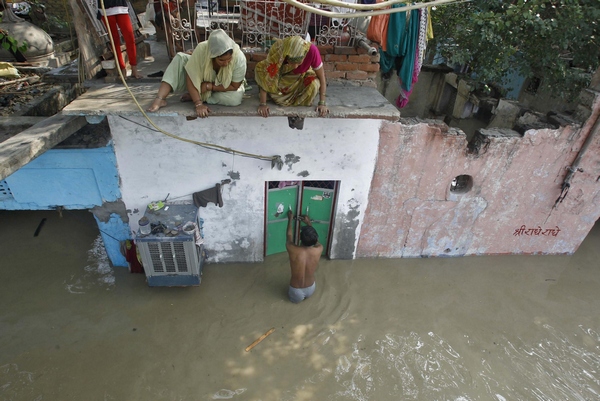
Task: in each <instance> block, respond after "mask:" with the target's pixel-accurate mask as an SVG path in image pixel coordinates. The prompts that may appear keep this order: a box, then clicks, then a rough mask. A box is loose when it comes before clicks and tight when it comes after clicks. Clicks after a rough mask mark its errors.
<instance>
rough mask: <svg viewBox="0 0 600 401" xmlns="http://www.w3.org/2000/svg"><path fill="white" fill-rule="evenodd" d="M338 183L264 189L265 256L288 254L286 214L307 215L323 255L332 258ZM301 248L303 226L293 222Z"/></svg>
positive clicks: (269, 184)
mask: <svg viewBox="0 0 600 401" xmlns="http://www.w3.org/2000/svg"><path fill="white" fill-rule="evenodd" d="M338 188H339V181H268V182H267V183H266V185H265V191H266V196H265V199H266V205H265V256H269V255H273V254H276V253H281V252H286V249H285V243H286V230H287V222H288V218H287V212H288V210H291V211H292V213H294V217H295V216H298V215H308V216H309V217H310V219H311V222H312V226H313V227H314V228H315V230H316V231H317V233H318V234H319V242H320V243H321V244H322V245H323V255H324V256H329V251H330V245H331V231H332V227H333V224H332V222H333V219H334V217H335V216H334V210H335V204H336V201H337V194H338ZM293 224H294V226H293V233H294V242H295V243H296V244H298V241H299V239H298V234H299V232H300V222H299V221H298V220H296V219H294V220H293Z"/></svg>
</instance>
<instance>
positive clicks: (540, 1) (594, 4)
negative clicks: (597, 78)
mask: <svg viewBox="0 0 600 401" xmlns="http://www.w3.org/2000/svg"><path fill="white" fill-rule="evenodd" d="M599 21H600V7H599V6H598V0H554V1H547V0H546V1H545V0H510V1H501V0H473V1H471V2H465V3H458V4H452V5H448V6H443V7H438V8H437V9H435V10H433V11H432V22H433V29H434V34H435V39H434V41H435V43H434V44H433V46H436V45H437V46H438V47H437V48H438V50H439V51H440V53H441V54H442V56H444V57H445V58H446V59H447V60H448V61H449V64H451V65H454V64H463V65H467V66H469V68H470V70H471V72H472V73H473V76H475V78H476V79H477V80H478V81H480V82H482V83H502V81H503V79H505V78H506V74H507V72H509V71H510V70H516V71H519V72H520V73H521V74H522V75H524V76H526V77H533V76H537V77H540V78H542V80H543V85H544V86H548V87H550V88H552V90H553V93H555V94H556V95H557V96H560V97H562V98H572V97H573V96H575V95H576V94H577V93H579V91H580V90H581V89H582V88H583V87H585V86H587V85H588V84H589V79H590V77H591V73H592V72H593V71H595V70H596V69H597V68H598V66H599V60H600V42H599V35H600V30H599Z"/></svg>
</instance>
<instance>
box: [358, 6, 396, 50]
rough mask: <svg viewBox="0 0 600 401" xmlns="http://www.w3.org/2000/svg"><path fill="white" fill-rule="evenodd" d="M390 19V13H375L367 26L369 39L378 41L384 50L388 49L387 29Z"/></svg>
mask: <svg viewBox="0 0 600 401" xmlns="http://www.w3.org/2000/svg"><path fill="white" fill-rule="evenodd" d="M365 1H369V0H363V3H364V2H365ZM381 2H382V0H377V3H381ZM373 3H375V1H373ZM387 8H389V7H387ZM387 8H385V9H387ZM389 21H390V15H389V14H382V15H373V16H372V17H371V19H370V20H369V27H368V28H367V39H369V40H370V41H371V42H375V43H378V44H379V46H380V47H381V48H382V49H383V51H386V50H387V31H388V23H389Z"/></svg>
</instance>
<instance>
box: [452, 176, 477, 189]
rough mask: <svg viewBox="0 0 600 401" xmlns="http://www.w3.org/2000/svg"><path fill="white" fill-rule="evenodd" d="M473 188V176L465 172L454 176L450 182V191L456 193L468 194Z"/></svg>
mask: <svg viewBox="0 0 600 401" xmlns="http://www.w3.org/2000/svg"><path fill="white" fill-rule="evenodd" d="M471 188H473V177H471V176H470V175H465V174H463V175H459V176H456V177H454V179H453V180H452V183H451V184H450V192H452V193H454V194H466V193H467V192H469V191H470V190H471Z"/></svg>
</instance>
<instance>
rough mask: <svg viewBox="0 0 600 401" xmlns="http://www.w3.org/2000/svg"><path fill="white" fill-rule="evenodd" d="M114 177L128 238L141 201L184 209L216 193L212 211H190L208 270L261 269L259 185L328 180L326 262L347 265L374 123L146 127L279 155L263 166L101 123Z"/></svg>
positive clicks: (132, 126)
mask: <svg viewBox="0 0 600 401" xmlns="http://www.w3.org/2000/svg"><path fill="white" fill-rule="evenodd" d="M108 118H109V124H110V128H111V132H112V136H113V140H114V146H115V153H116V157H117V164H118V169H119V175H120V183H121V193H122V200H123V202H124V203H125V205H126V208H127V212H128V215H129V222H130V227H131V230H132V231H133V232H135V231H136V230H137V228H138V225H137V222H138V220H139V218H141V217H142V215H143V213H144V211H145V208H146V206H147V204H148V203H149V202H152V201H156V200H161V199H164V198H165V197H166V196H167V195H169V200H172V201H189V202H191V200H192V193H194V192H197V191H201V190H205V189H208V188H211V187H214V186H215V184H216V183H220V182H221V181H222V180H225V179H231V180H232V181H231V183H230V184H227V185H225V186H224V187H223V201H224V205H223V207H222V208H219V207H218V206H216V205H214V204H212V203H209V204H208V206H207V207H205V208H200V215H201V217H202V218H203V219H204V234H205V247H206V249H207V250H208V254H209V261H210V262H256V261H261V260H263V252H264V214H265V212H264V208H265V206H264V205H265V182H267V181H290V180H338V181H340V182H341V184H340V189H339V197H338V202H337V205H336V211H335V221H334V227H333V234H332V248H331V257H332V258H345V259H350V258H353V257H354V256H355V251H356V243H357V241H358V236H359V233H360V226H361V224H362V219H363V217H364V213H365V209H366V206H367V200H368V194H369V187H370V185H371V179H372V177H373V171H374V166H375V160H376V157H377V147H378V140H379V128H380V125H381V121H380V120H351V119H346V120H343V119H318V118H311V119H306V121H305V123H304V129H303V130H301V131H299V130H295V129H291V128H289V127H288V121H287V118H284V117H270V118H268V119H263V118H260V117H247V118H243V117H226V118H224V117H211V118H207V119H204V120H200V119H198V120H194V121H186V119H185V118H184V117H160V118H157V119H156V120H155V123H156V124H157V125H158V126H160V127H161V128H162V129H164V130H166V131H168V132H170V133H173V134H175V135H179V136H181V137H184V138H188V139H192V140H196V141H202V142H207V143H213V144H219V145H221V146H225V147H229V148H233V149H236V150H238V151H243V152H249V153H255V154H261V155H267V156H271V155H280V156H281V157H282V160H283V161H284V165H283V168H282V169H281V170H278V169H276V168H275V169H272V168H271V163H270V162H267V161H263V160H257V159H253V158H245V157H242V156H239V155H231V154H229V153H223V152H218V151H214V150H207V149H205V148H202V147H200V146H197V145H194V144H190V143H187V142H182V141H179V140H176V139H172V138H170V137H167V136H165V135H163V134H160V133H158V132H155V131H154V130H151V129H148V128H145V127H143V126H142V125H146V122H145V120H144V119H142V118H137V117H133V118H132V117H128V118H127V120H126V119H123V118H120V117H117V116H109V117H108Z"/></svg>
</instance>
